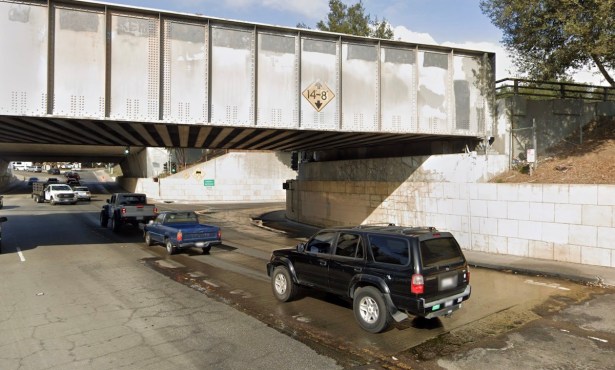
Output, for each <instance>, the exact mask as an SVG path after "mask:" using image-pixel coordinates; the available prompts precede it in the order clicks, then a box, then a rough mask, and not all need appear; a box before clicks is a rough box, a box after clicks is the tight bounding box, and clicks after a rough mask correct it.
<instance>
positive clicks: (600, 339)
mask: <svg viewBox="0 0 615 370" xmlns="http://www.w3.org/2000/svg"><path fill="white" fill-rule="evenodd" d="M588 338H589V339H593V340H597V341H599V342H602V343H608V342H609V341H608V340H606V339H602V338H596V337H590V336H588Z"/></svg>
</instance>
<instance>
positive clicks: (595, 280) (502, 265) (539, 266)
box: [257, 211, 615, 286]
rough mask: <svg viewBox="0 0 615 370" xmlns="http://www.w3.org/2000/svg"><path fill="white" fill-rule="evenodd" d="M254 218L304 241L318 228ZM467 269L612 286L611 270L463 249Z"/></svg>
mask: <svg viewBox="0 0 615 370" xmlns="http://www.w3.org/2000/svg"><path fill="white" fill-rule="evenodd" d="M257 219H259V220H261V221H262V222H257V224H259V226H261V224H262V226H263V227H266V228H271V229H274V230H278V231H284V232H286V233H287V234H291V235H292V236H294V237H304V238H308V237H309V236H311V235H312V234H314V233H315V232H316V231H318V230H319V228H318V227H314V226H310V225H305V224H300V223H297V222H294V221H291V220H288V219H287V218H286V215H285V212H284V211H274V212H269V213H265V214H263V215H261V216H259V217H257ZM463 253H464V254H465V256H466V258H467V260H468V264H470V266H475V267H482V268H488V269H493V270H500V271H515V272H519V273H522V274H528V275H544V276H553V277H557V278H561V279H567V280H572V281H576V282H580V283H583V284H592V285H602V286H615V268H612V267H602V266H593V265H582V264H578V263H569V262H560V261H550V260H544V259H538V258H530V257H519V256H512V255H506V254H492V253H486V252H478V251H471V250H464V251H463Z"/></svg>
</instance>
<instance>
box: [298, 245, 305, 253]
mask: <svg viewBox="0 0 615 370" xmlns="http://www.w3.org/2000/svg"><path fill="white" fill-rule="evenodd" d="M303 251H305V243H299V244H297V252H299V253H303Z"/></svg>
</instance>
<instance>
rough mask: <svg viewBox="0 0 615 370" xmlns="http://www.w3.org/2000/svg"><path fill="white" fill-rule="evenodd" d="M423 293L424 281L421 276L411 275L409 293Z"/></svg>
mask: <svg viewBox="0 0 615 370" xmlns="http://www.w3.org/2000/svg"><path fill="white" fill-rule="evenodd" d="M424 292H425V279H423V275H421V274H414V275H412V282H411V283H410V293H414V294H423V293H424Z"/></svg>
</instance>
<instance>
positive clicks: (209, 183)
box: [203, 179, 216, 186]
mask: <svg viewBox="0 0 615 370" xmlns="http://www.w3.org/2000/svg"><path fill="white" fill-rule="evenodd" d="M203 185H205V186H215V185H216V181H215V180H214V179H206V180H203Z"/></svg>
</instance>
